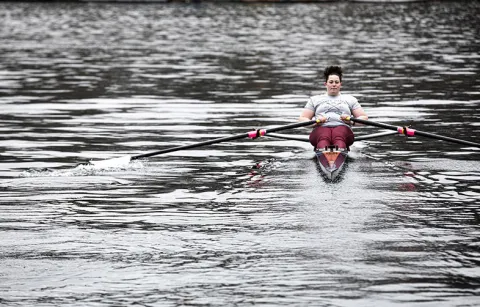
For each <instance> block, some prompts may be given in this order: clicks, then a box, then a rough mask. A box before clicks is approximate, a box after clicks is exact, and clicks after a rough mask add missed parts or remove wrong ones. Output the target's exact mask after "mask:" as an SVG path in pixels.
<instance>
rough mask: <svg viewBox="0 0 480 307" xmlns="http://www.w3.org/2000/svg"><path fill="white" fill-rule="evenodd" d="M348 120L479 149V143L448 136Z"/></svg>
mask: <svg viewBox="0 0 480 307" xmlns="http://www.w3.org/2000/svg"><path fill="white" fill-rule="evenodd" d="M348 120H351V121H353V122H357V123H360V124H364V125H369V126H375V127H379V128H385V129H390V130H395V131H397V132H398V133H399V134H403V135H406V136H416V135H420V136H424V137H429V138H432V139H437V140H442V141H447V142H452V143H456V144H461V145H468V146H474V147H478V148H480V143H475V142H470V141H465V140H461V139H456V138H452V137H448V136H443V135H438V134H433V133H429V132H424V131H419V130H415V129H412V128H408V127H398V126H393V125H389V124H384V123H379V122H373V121H370V120H366V119H361V118H355V117H350V118H348Z"/></svg>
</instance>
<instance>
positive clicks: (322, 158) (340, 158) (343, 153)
mask: <svg viewBox="0 0 480 307" xmlns="http://www.w3.org/2000/svg"><path fill="white" fill-rule="evenodd" d="M315 155H316V156H317V160H318V165H319V166H320V168H321V169H322V172H323V173H324V174H325V176H326V177H327V178H328V179H330V180H332V181H333V180H335V179H336V178H337V177H338V175H340V173H341V172H342V169H343V166H344V165H345V162H346V161H347V156H348V150H346V149H345V150H342V149H334V148H327V149H326V150H316V151H315Z"/></svg>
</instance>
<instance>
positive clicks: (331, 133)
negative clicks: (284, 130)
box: [310, 126, 355, 149]
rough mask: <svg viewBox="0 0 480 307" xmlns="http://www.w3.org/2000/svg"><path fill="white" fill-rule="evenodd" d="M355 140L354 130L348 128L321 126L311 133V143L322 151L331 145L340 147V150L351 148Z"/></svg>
mask: <svg viewBox="0 0 480 307" xmlns="http://www.w3.org/2000/svg"><path fill="white" fill-rule="evenodd" d="M354 140H355V138H354V135H353V132H352V129H350V127H347V126H336V127H323V126H319V127H317V128H315V129H313V131H312V132H311V133H310V143H311V144H312V145H313V146H314V147H315V148H316V149H322V148H325V147H328V146H331V145H333V146H338V148H349V147H350V145H352V144H353V141H354Z"/></svg>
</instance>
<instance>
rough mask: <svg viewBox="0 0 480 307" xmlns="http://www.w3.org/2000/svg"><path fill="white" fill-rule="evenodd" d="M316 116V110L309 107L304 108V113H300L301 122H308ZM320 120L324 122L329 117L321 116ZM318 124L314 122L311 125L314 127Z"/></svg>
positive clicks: (299, 119)
mask: <svg viewBox="0 0 480 307" xmlns="http://www.w3.org/2000/svg"><path fill="white" fill-rule="evenodd" d="M314 116H315V112H313V111H312V110H309V109H303V111H302V114H300V117H299V118H298V121H299V122H308V121H309V120H312V118H313V117H314ZM318 119H320V121H321V122H322V123H324V122H325V121H326V120H327V119H326V118H325V117H323V116H320V118H318ZM316 125H317V124H313V125H311V126H310V127H314V126H316Z"/></svg>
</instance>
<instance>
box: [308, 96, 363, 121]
mask: <svg viewBox="0 0 480 307" xmlns="http://www.w3.org/2000/svg"><path fill="white" fill-rule="evenodd" d="M358 108H361V105H360V104H359V103H358V100H357V98H355V97H353V96H352V95H348V94H338V95H337V96H329V95H327V94H323V95H316V96H312V97H310V98H309V99H308V101H307V104H306V105H305V109H308V110H312V111H313V112H315V118H317V117H320V115H323V116H325V117H326V118H327V122H326V123H324V124H323V126H326V127H334V126H339V125H344V126H348V125H347V124H346V123H344V122H343V121H342V120H341V119H340V115H342V114H349V115H352V111H353V110H355V109H358Z"/></svg>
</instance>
